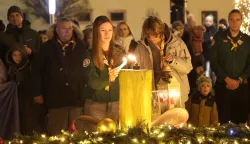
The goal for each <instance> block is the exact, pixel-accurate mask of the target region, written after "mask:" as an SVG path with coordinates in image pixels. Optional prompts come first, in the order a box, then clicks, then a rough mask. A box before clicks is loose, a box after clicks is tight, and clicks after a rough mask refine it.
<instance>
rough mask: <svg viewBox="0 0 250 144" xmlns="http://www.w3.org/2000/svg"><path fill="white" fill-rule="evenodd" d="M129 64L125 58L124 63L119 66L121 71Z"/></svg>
mask: <svg viewBox="0 0 250 144" xmlns="http://www.w3.org/2000/svg"><path fill="white" fill-rule="evenodd" d="M127 63H128V61H127V58H125V57H124V58H123V63H122V64H121V65H120V66H119V68H120V69H122V68H123V67H124V66H125V65H126V64H127Z"/></svg>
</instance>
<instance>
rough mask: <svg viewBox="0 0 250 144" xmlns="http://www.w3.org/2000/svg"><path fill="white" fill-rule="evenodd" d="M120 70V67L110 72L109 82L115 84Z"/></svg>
mask: <svg viewBox="0 0 250 144" xmlns="http://www.w3.org/2000/svg"><path fill="white" fill-rule="evenodd" d="M120 70H121V69H120V68H119V67H116V68H113V69H111V70H109V81H111V82H114V81H115V79H116V77H117V76H118V75H119V72H120Z"/></svg>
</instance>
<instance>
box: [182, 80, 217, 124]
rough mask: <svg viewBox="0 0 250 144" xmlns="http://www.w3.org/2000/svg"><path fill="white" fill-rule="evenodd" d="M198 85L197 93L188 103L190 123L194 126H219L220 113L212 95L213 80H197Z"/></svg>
mask: <svg viewBox="0 0 250 144" xmlns="http://www.w3.org/2000/svg"><path fill="white" fill-rule="evenodd" d="M197 85H198V86H197V91H196V92H195V94H194V95H193V96H192V97H190V98H189V100H188V101H187V102H186V109H187V111H188V113H189V120H188V123H190V124H192V125H193V126H217V125H218V111H217V106H216V102H215V99H214V96H213V95H212V93H211V90H212V80H211V79H210V78H209V77H205V76H203V77H200V78H199V79H198V80H197Z"/></svg>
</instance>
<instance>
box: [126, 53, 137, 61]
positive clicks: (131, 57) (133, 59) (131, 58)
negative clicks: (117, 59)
mask: <svg viewBox="0 0 250 144" xmlns="http://www.w3.org/2000/svg"><path fill="white" fill-rule="evenodd" d="M128 58H129V59H130V60H132V61H135V62H136V57H135V56H134V55H132V54H129V55H128Z"/></svg>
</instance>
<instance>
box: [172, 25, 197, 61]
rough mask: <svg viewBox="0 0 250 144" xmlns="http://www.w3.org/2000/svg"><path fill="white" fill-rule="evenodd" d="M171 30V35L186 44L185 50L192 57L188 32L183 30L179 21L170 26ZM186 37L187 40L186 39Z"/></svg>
mask: <svg viewBox="0 0 250 144" xmlns="http://www.w3.org/2000/svg"><path fill="white" fill-rule="evenodd" d="M172 29H173V34H174V35H177V36H179V37H180V38H181V39H182V40H183V41H184V42H185V44H186V46H187V48H188V51H189V53H190V55H191V56H192V55H193V49H192V46H191V43H190V34H189V32H188V31H186V30H184V25H183V24H182V22H181V21H175V22H174V23H173V24H172ZM184 33H188V34H185V35H186V36H185V35H184ZM187 36H188V38H187Z"/></svg>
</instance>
